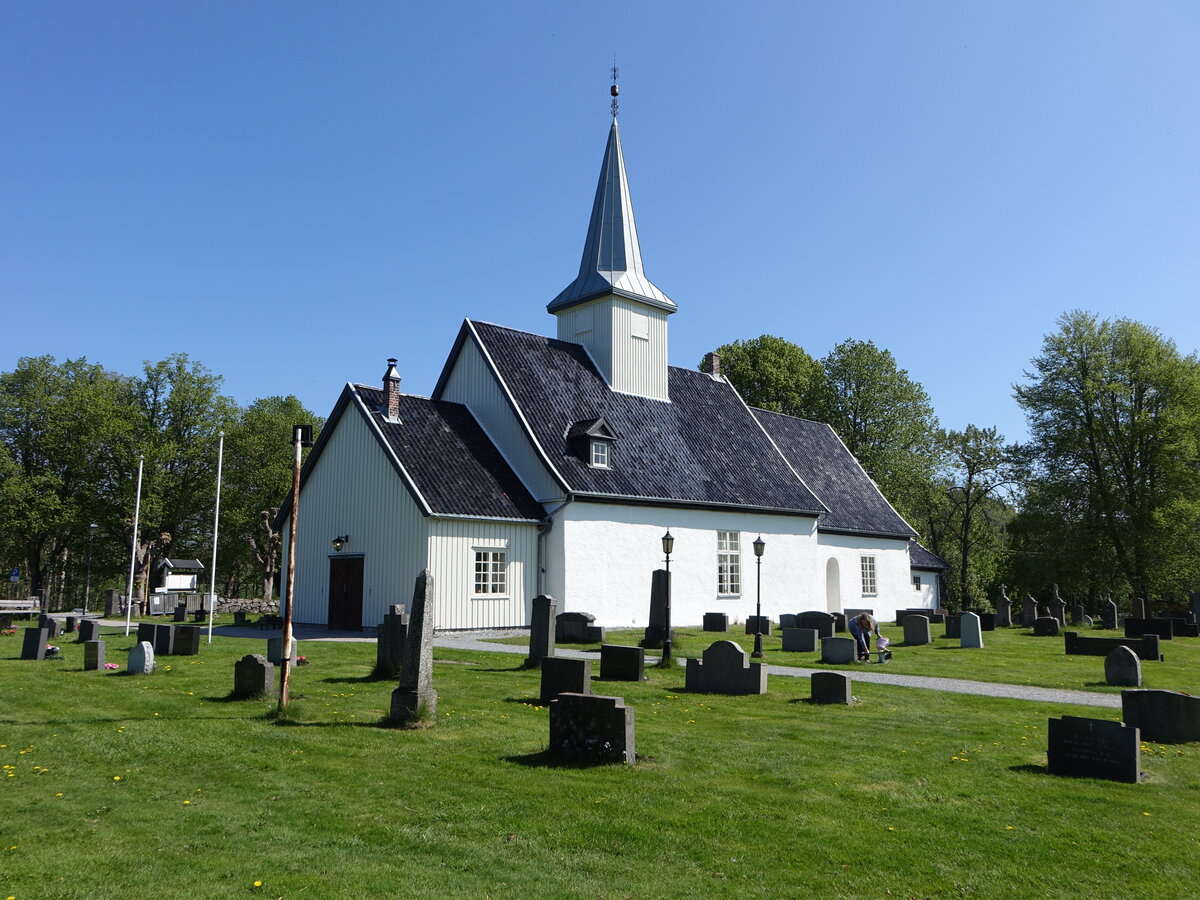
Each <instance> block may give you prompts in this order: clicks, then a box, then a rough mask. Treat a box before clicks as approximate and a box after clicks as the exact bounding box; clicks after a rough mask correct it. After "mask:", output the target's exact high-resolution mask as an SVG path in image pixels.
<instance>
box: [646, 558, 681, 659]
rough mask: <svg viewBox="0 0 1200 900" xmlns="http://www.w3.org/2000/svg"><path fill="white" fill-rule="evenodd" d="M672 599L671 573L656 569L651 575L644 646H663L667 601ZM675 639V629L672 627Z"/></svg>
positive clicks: (673, 638)
mask: <svg viewBox="0 0 1200 900" xmlns="http://www.w3.org/2000/svg"><path fill="white" fill-rule="evenodd" d="M670 599H671V573H670V572H668V571H667V570H666V569H655V570H654V572H653V573H652V574H651V576H650V619H649V623H648V624H647V625H646V631H645V634H644V635H643V636H642V646H643V647H661V646H662V642H663V636H664V634H665V633H666V630H667V603H668V602H669V601H670ZM671 640H672V641H674V640H675V629H674V628H672V629H671Z"/></svg>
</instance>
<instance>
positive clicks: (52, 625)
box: [38, 614, 62, 638]
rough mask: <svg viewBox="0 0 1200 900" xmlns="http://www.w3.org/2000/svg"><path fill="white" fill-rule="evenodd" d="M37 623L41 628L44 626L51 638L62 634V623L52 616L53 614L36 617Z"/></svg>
mask: <svg viewBox="0 0 1200 900" xmlns="http://www.w3.org/2000/svg"><path fill="white" fill-rule="evenodd" d="M38 625H39V627H41V628H45V629H46V631H47V632H48V633H49V636H50V637H51V638H56V637H58V636H59V635H60V634H62V623H61V622H59V621H58V619H56V618H54V616H48V615H45V614H43V615H42V616H41V617H40V618H39V619H38Z"/></svg>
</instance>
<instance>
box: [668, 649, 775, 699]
mask: <svg viewBox="0 0 1200 900" xmlns="http://www.w3.org/2000/svg"><path fill="white" fill-rule="evenodd" d="M684 686H685V688H686V689H687V690H689V691H695V692H697V693H701V694H734V695H741V694H765V693H766V692H767V667H766V666H764V665H763V664H762V663H752V662H750V657H749V656H748V655H747V653H746V651H745V650H743V649H742V648H741V647H740V646H738V645H737V644H735V643H734V642H733V641H714V642H713V643H712V644H710V645H709V647H708V649H707V650H705V651H704V659H703V660H699V659H689V660H688V661H687V671H686V673H685V674H684Z"/></svg>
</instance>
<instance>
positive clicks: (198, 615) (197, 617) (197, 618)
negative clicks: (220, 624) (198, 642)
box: [192, 609, 208, 622]
mask: <svg viewBox="0 0 1200 900" xmlns="http://www.w3.org/2000/svg"><path fill="white" fill-rule="evenodd" d="M207 619H208V613H206V612H205V611H204V610H202V609H198V610H196V611H195V612H194V613H192V621H193V622H203V621H205V620H207Z"/></svg>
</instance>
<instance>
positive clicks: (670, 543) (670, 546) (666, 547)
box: [659, 528, 675, 668]
mask: <svg viewBox="0 0 1200 900" xmlns="http://www.w3.org/2000/svg"><path fill="white" fill-rule="evenodd" d="M662 549H663V553H664V554H666V557H667V602H666V603H665V604H664V606H663V639H662V659H661V660H660V661H659V665H660V666H662V667H663V668H666V667H668V666H670V665H671V551H672V550H674V549H675V538H673V537H671V529H670V528H668V529H667V533H666V534H664V535H663V536H662Z"/></svg>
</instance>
